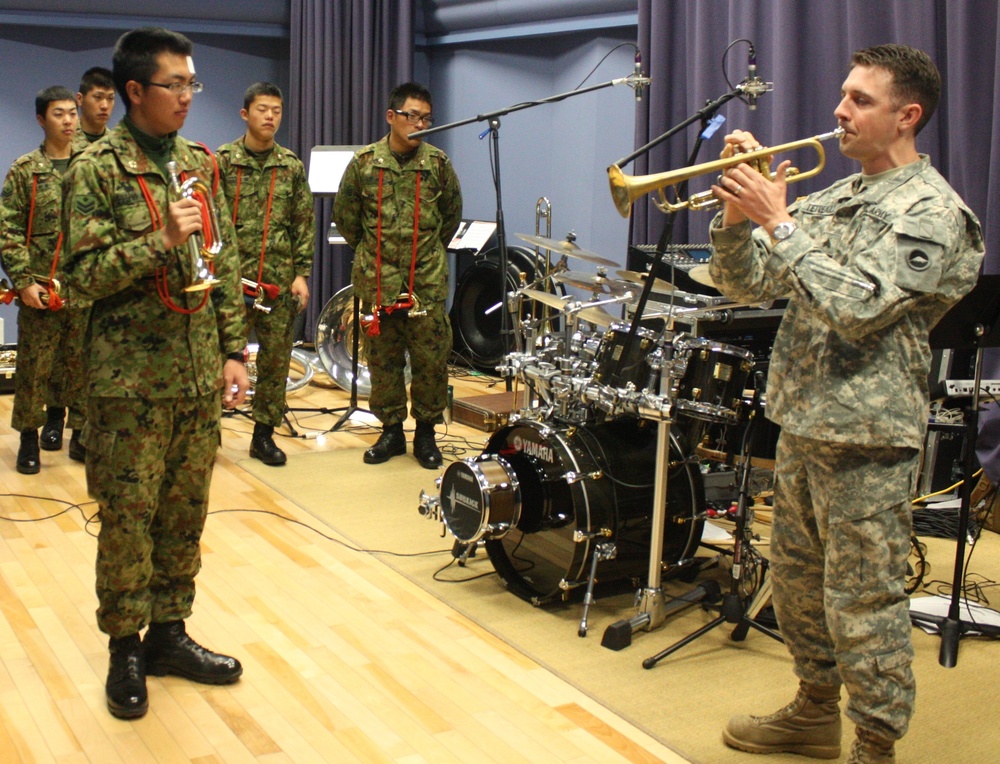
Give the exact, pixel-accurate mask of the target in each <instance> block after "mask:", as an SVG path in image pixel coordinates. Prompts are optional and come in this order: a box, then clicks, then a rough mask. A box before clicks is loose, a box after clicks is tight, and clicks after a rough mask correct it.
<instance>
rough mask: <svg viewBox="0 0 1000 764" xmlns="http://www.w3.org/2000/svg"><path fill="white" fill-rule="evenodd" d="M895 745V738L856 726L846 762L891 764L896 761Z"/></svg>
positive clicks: (851, 763)
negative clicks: (855, 733) (891, 738)
mask: <svg viewBox="0 0 1000 764" xmlns="http://www.w3.org/2000/svg"><path fill="white" fill-rule="evenodd" d="M895 745H896V741H895V740H890V739H889V738H885V737H882V736H881V735H877V734H875V733H874V732H872V731H870V730H866V729H863V728H861V727H858V728H857V737H856V738H854V745H852V746H851V755H850V756H848V757H847V764H893V762H895V761H896V753H895V751H894V748H895Z"/></svg>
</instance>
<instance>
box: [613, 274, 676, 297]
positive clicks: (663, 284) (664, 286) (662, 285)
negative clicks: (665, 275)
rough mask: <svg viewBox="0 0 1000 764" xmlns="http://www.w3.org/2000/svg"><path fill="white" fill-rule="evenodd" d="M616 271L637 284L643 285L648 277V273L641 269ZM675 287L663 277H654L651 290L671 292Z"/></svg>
mask: <svg viewBox="0 0 1000 764" xmlns="http://www.w3.org/2000/svg"><path fill="white" fill-rule="evenodd" d="M616 273H617V274H618V275H619V276H621V277H622V278H623V279H625V280H626V281H628V282H631V283H632V284H638V285H639V286H642V285H644V284H645V283H646V281H647V280H648V279H649V274H648V273H643V272H641V271H616ZM676 289H677V287H675V286H674V285H673V284H671V283H670V282H669V281H665V280H664V279H655V280H654V282H653V290H654V291H656V292H673V291H674V290H676Z"/></svg>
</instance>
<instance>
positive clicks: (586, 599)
mask: <svg viewBox="0 0 1000 764" xmlns="http://www.w3.org/2000/svg"><path fill="white" fill-rule="evenodd" d="M594 535H601V534H594ZM604 535H606V534H604ZM617 556H618V547H617V546H616V545H615V542H613V541H601V542H599V543H597V544H594V551H593V552H592V553H591V555H590V575H589V576H587V591H586V593H585V594H584V595H583V615H582V616H581V617H580V627H579V628H578V629H577V632H576V633H577V634H578V635H579V636H581V637H585V636H587V615H588V613H589V612H590V606H591V605H592V604H594V582H595V581H596V580H597V563H599V562H604V561H605V560H613V559H615V557H617Z"/></svg>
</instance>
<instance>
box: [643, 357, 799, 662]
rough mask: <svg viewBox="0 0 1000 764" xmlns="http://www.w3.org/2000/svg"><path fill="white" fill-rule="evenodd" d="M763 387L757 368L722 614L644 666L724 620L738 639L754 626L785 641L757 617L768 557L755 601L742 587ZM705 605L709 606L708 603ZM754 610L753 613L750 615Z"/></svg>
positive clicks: (763, 562) (750, 553)
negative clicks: (731, 627)
mask: <svg viewBox="0 0 1000 764" xmlns="http://www.w3.org/2000/svg"><path fill="white" fill-rule="evenodd" d="M763 388H764V374H763V372H760V371H758V372H755V373H754V396H753V404H752V409H751V413H750V422H749V424H748V425H747V436H746V439H745V442H744V456H745V458H744V459H743V460H742V467H741V469H742V472H741V473H740V497H739V501H738V503H737V508H736V518H735V521H736V530H735V532H734V534H733V563H732V568H731V578H730V587H729V594H726V595H724V596H723V598H722V604H721V605H719V606H717V607H718V610H719V617H718V618H716V619H715V620H713V621H712V622H710V623H708V624H706V625H705V626H703V627H702V628H700V629H698V630H697V631H695V632H693V633H691V634H689V635H688V636H686V637H684V638H683V639H682V640H680V641H679V642H675V643H674V644H673V645H671V646H670V647H668V648H667V649H666V650H663V651H661V652H659V653H657V654H656V655H654V656H652V657H650V658H646V660H644V661H643V662H642V667H643V668H646V669H651V668H653V667H654V666H655V665H656V664H657V663H659V662H660V661H661V660H663V659H664V658H666V657H667V656H668V655H671V654H672V653H674V652H676V651H677V650H679V649H681V648H682V647H684V646H685V645H687V644H689V643H691V642H693V641H694V640H696V639H697V638H698V637H700V636H702V635H703V634H707V633H708V632H710V631H711V630H712V629H714V628H715V627H716V626H721V625H722V624H724V623H733V624H736V629H735V630H734V631H733V634H732V639H733V640H734V641H742V640H743V639H744V638H745V637H746V635H747V632H748V630H749V628H750V627H751V626H752V627H753V628H755V629H757V630H758V631H760V632H761V633H763V634H766V635H767V636H769V637H771V638H772V639H776V640H777V641H779V642H784V640H783V639H782V637H781V635H780V634H778V633H777V632H776V631H773V630H772V629H769V628H768V627H767V626H764V625H763V624H761V623H758V622H757V621H755V620H754V617H755V616H756V615H757V613H759V612H760V610H761V609H763V607H764V605H766V604H767V599H769V598H770V584H767V587H766V589H765V585H764V581H765V580H766V579H767V561H766V560H763V558H761V561H760V564H761V585H760V586H759V587H758V589H757V591H756V592H755V596H754V598H753V599H752V601H750V602H749V603H748V602H747V600H746V599H745V598H744V597H743V595H742V593H741V591H740V589H741V581H742V578H743V574H744V566H745V561H746V560H747V558H750V559H751V561H752V557H753V556H755V554H756V553H755V552H753V548H752V546H751V540H752V538H753V534H752V532H751V530H750V526H751V524H752V521H753V518H752V514H751V512H750V510H749V509H748V508H749V507H750V506H751V504H750V475H751V473H752V472H753V468H752V466H751V462H750V454H752V453H753V446H754V441H755V439H756V435H757V428H758V425H759V423H760V417H762V416H763V415H764V407H763V405H762V404H761V395H762V394H763ZM704 607H706V608H708V607H709V606H708V605H705V606H704ZM712 607H715V606H712ZM751 612H752V613H753V615H750V613H751Z"/></svg>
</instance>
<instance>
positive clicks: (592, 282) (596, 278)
mask: <svg viewBox="0 0 1000 764" xmlns="http://www.w3.org/2000/svg"><path fill="white" fill-rule="evenodd" d="M552 280H553V281H558V282H559V283H560V284H569V285H570V286H575V287H579V288H580V289H589V290H590V291H592V292H608V293H610V294H622V293H624V292H627V291H628V290H629V285H628V284H627V283H625V282H624V281H618V280H617V279H609V278H608V277H607V276H604V275H601V274H600V273H586V272H584V271H557V272H555V273H553V274H552Z"/></svg>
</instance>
